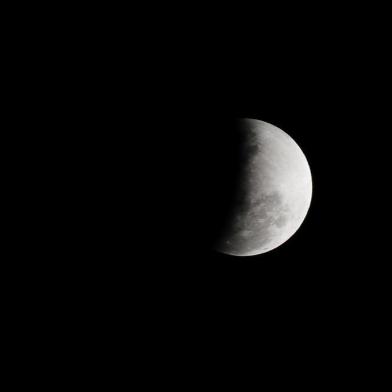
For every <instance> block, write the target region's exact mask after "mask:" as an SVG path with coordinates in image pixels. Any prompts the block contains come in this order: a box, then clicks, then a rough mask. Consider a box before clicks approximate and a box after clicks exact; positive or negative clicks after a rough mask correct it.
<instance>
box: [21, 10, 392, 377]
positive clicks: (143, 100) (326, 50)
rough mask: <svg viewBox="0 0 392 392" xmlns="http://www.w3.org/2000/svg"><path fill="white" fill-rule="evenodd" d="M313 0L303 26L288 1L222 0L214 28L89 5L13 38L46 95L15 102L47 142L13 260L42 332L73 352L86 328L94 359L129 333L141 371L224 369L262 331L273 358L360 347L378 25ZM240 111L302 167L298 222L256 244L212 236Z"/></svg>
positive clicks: (375, 145) (336, 354)
mask: <svg viewBox="0 0 392 392" xmlns="http://www.w3.org/2000/svg"><path fill="white" fill-rule="evenodd" d="M299 11H300V12H301V10H299ZM324 11H325V10H323V11H322V12H321V13H316V14H315V15H314V17H312V18H309V19H307V18H305V19H307V22H309V23H306V24H302V23H301V22H300V21H299V20H298V19H296V18H294V17H293V18H292V17H291V15H290V11H286V12H285V14H286V16H287V19H288V20H291V21H292V22H293V23H292V24H286V23H287V21H286V20H284V19H282V12H278V14H277V15H276V16H275V17H272V16H270V15H269V14H267V13H262V14H260V13H257V14H256V15H255V16H256V18H255V19H254V20H252V18H250V16H251V14H252V12H251V11H249V12H248V11H246V12H245V14H246V16H241V15H235V16H234V17H232V18H230V19H229V18H226V16H225V15H222V14H221V13H218V14H216V15H215V16H214V15H212V17H211V20H210V23H209V26H208V24H205V23H204V19H198V18H197V17H195V18H194V24H192V23H191V22H190V21H189V19H188V18H186V17H181V18H178V19H176V18H174V19H176V22H178V23H173V24H170V23H169V20H168V19H166V18H163V17H161V16H160V15H159V13H158V14H157V13H155V14H156V18H155V20H154V19H152V20H151V19H150V13H149V12H148V13H147V15H148V18H147V19H148V23H147V22H146V23H144V22H143V23H141V24H140V25H138V24H137V23H134V21H133V19H138V17H137V16H136V17H134V18H133V19H132V21H130V20H129V19H128V15H129V14H128V13H126V14H125V18H126V20H125V21H119V19H118V17H119V16H118V13H116V17H115V18H114V19H113V20H112V21H110V20H109V19H110V17H106V18H103V19H102V18H96V19H94V17H93V16H92V14H91V13H90V12H91V10H89V11H88V12H87V14H86V15H84V16H83V15H82V17H81V20H80V21H79V22H77V21H76V22H75V24H74V25H72V27H70V26H69V24H68V21H67V24H66V25H67V28H60V30H61V31H60V33H59V34H52V31H53V27H51V26H49V27H48V28H46V27H44V28H43V33H42V37H38V38H36V37H34V36H29V35H28V36H26V37H23V39H24V42H27V43H29V42H28V41H29V39H30V40H32V42H30V45H27V46H29V47H30V48H31V51H30V52H28V53H26V54H25V56H26V59H24V62H22V65H21V71H20V74H21V79H22V83H23V78H22V76H23V75H26V71H25V68H26V67H23V64H26V63H28V64H30V65H31V66H30V67H28V72H27V73H28V78H27V79H28V82H26V86H25V87H27V90H28V92H27V93H26V94H25V95H23V98H24V99H26V101H27V102H35V103H37V106H38V108H36V107H34V108H33V110H31V112H32V113H24V116H25V117H26V118H27V120H28V121H29V122H30V123H34V124H35V126H36V127H37V129H44V130H46V132H36V133H30V138H31V139H33V140H35V142H37V139H38V143H39V144H40V145H41V148H42V149H43V150H44V151H45V154H40V153H38V152H37V151H36V150H33V155H35V157H34V159H36V158H37V156H38V157H39V158H40V159H39V161H40V167H39V169H36V168H35V167H31V168H30V166H29V165H27V166H28V167H27V168H26V171H27V172H29V170H31V171H32V178H33V184H32V185H31V186H30V185H29V189H27V191H26V194H28V195H30V194H32V193H34V192H35V193H34V194H36V197H37V198H38V199H40V200H39V202H36V201H35V199H33V198H30V199H29V203H31V204H32V205H33V207H34V208H33V209H34V211H35V214H36V217H35V219H30V220H29V222H30V223H29V224H30V226H23V228H24V230H26V231H27V232H28V233H29V234H30V232H31V233H35V234H36V236H32V237H31V238H32V240H31V245H29V246H26V248H27V251H28V253H29V254H34V256H36V258H38V259H39V261H38V262H30V259H31V258H27V262H25V263H23V264H22V263H21V264H18V265H17V268H20V269H21V270H23V271H24V272H25V275H26V280H27V281H30V282H31V285H32V286H33V287H32V289H31V292H33V293H35V292H37V291H38V292H40V293H42V299H38V300H36V299H35V298H33V297H32V298H31V299H29V298H27V299H26V298H25V297H24V298H23V301H25V302H28V301H29V300H30V301H31V305H32V306H31V308H32V309H33V312H35V314H33V316H32V319H37V318H39V317H38V316H37V315H38V310H35V309H37V308H38V307H39V306H42V304H44V306H42V308H43V313H45V314H46V315H47V316H48V318H49V319H50V323H48V324H47V325H48V326H49V327H48V329H53V330H55V331H57V329H56V326H58V325H59V326H61V329H62V330H64V331H66V333H63V332H62V331H61V337H62V339H63V340H64V341H65V344H69V345H70V346H72V344H75V342H77V343H76V344H77V345H78V346H77V348H76V351H75V352H76V353H78V352H79V350H80V347H82V344H79V342H80V341H82V343H83V347H86V348H85V350H86V351H89V352H90V353H93V355H94V354H95V353H97V357H99V354H100V353H102V352H103V351H104V349H105V347H103V345H104V343H103V342H102V340H101V336H104V337H106V338H108V339H107V340H109V341H110V342H109V343H108V347H109V346H110V345H112V344H113V342H114V344H113V345H116V347H121V348H122V347H123V346H124V345H127V344H128V343H129V341H130V343H131V345H132V344H133V342H136V343H135V346H136V345H137V344H139V345H140V346H142V350H140V352H141V353H140V354H139V352H138V354H137V355H138V358H137V362H138V363H139V364H141V367H142V366H143V364H144V363H147V364H149V361H151V357H153V358H154V360H156V362H157V364H158V367H161V368H164V366H163V365H162V364H164V363H166V361H168V358H169V357H170V356H171V355H173V356H176V357H177V359H180V361H179V362H181V360H182V358H186V357H187V356H189V353H191V355H193V353H195V355H194V357H195V358H196V361H197V360H199V358H201V361H202V362H203V363H205V362H209V361H211V363H212V365H211V369H215V364H214V363H213V362H214V360H215V358H218V357H225V356H226V355H227V357H228V358H231V357H232V356H233V353H234V352H235V351H236V349H241V348H245V350H244V351H250V352H251V353H250V356H252V357H256V358H259V357H263V350H264V348H267V347H269V348H272V350H271V351H270V353H271V354H269V356H268V357H267V358H263V359H264V360H265V359H266V360H267V362H270V363H271V362H272V363H273V364H274V363H275V359H276V358H278V359H279V357H281V356H282V353H283V352H284V356H285V358H286V359H287V361H288V362H289V363H290V364H293V363H296V362H297V361H298V359H299V357H300V356H305V357H307V359H308V362H304V363H306V366H304V367H305V368H306V370H305V371H308V369H312V371H314V372H315V371H316V370H317V369H316V368H317V363H316V364H314V363H313V364H312V362H313V358H320V357H324V358H326V357H332V362H333V363H334V364H336V363H337V362H338V363H339V364H340V370H342V369H343V370H346V367H345V366H346V365H345V363H344V362H345V358H347V357H348V356H349V355H350V357H355V356H356V355H357V354H358V357H360V356H361V354H363V352H364V351H365V350H366V349H367V347H370V348H371V346H372V344H373V343H374V340H376V338H377V336H376V335H377V334H375V333H373V334H369V330H370V328H371V327H372V324H374V325H375V328H376V329H377V330H378V329H379V328H380V327H381V326H383V325H384V324H383V321H382V319H383V318H386V316H387V314H388V312H387V311H386V309H387V308H386V307H385V306H384V304H385V298H387V295H386V291H387V289H388V284H386V282H385V280H386V279H387V277H388V275H387V274H386V273H385V271H386V266H387V260H386V257H384V256H383V255H382V254H381V252H380V250H379V245H380V243H382V242H383V239H382V232H383V231H382V229H381V226H380V225H378V224H375V223H374V221H373V219H374V218H378V217H380V216H383V213H384V211H385V208H383V206H384V205H385V204H384V205H383V203H382V201H381V197H380V195H381V194H383V193H384V192H382V191H381V189H382V188H383V185H382V184H384V183H385V178H387V177H386V176H385V177H384V179H383V182H382V181H381V182H380V179H379V178H378V175H380V173H381V171H380V170H379V169H380V167H383V165H382V164H381V162H380V163H379V160H378V159H379V155H382V154H381V153H379V151H380V150H381V148H380V145H381V144H382V143H381V142H382V141H383V140H386V138H385V135H386V134H387V133H388V132H387V131H386V125H385V124H387V123H388V122H384V123H383V124H381V126H380V125H378V124H376V123H377V120H379V119H380V114H382V113H384V112H385V111H386V108H385V106H387V105H386V104H385V102H384V103H383V102H377V99H376V98H377V97H378V96H379V95H378V91H377V88H379V89H380V87H381V89H382V88H383V86H384V85H385V83H384V82H385V79H383V78H382V77H380V76H379V75H380V74H381V70H382V64H384V63H383V61H380V60H381V59H380V58H378V57H377V56H378V53H377V52H378V49H379V47H378V43H380V42H381V41H377V40H371V39H370V37H369V35H367V33H366V29H364V28H363V26H362V25H361V22H360V21H359V25H361V26H359V27H360V28H359V29H358V30H356V29H355V28H356V26H353V25H352V24H350V23H347V21H349V20H350V21H352V20H353V18H352V13H351V10H350V13H349V15H344V14H343V13H342V12H341V11H342V10H339V12H337V13H336V14H335V15H334V17H333V18H332V17H329V15H328V14H325V20H320V18H319V15H320V14H324ZM190 14H192V15H193V11H192V12H191V13H190ZM207 14H208V15H210V14H209V13H207ZM77 15H81V13H77ZM260 15H262V16H260ZM195 16H197V15H195ZM204 16H206V15H204ZM321 19H322V18H321ZM201 20H203V22H201ZM366 20H367V19H366ZM157 21H160V22H161V23H157ZM217 21H219V22H222V21H226V22H227V24H228V26H227V27H228V28H227V29H226V28H225V27H223V26H221V23H217ZM268 21H269V22H270V23H267V22H268ZM80 22H81V23H80ZM87 22H88V23H87ZM188 22H189V23H188ZM49 23H53V24H57V19H56V18H52V19H50V22H49ZM95 24H97V26H95ZM76 25H79V26H76ZM93 25H94V26H93ZM283 26H284V27H285V28H283ZM208 27H209V28H208ZM251 27H253V28H251ZM71 31H72V32H73V34H74V35H72V34H71ZM48 37H49V38H48ZM42 43H44V45H42ZM40 45H42V48H41V49H40ZM379 46H380V47H381V50H380V52H381V53H382V52H383V50H384V49H383V47H382V45H379ZM23 53H25V52H23ZM43 54H44V55H45V56H44V55H43ZM31 76H33V77H31ZM43 81H45V83H46V84H45V83H44V82H43ZM238 117H240V118H244V117H245V118H255V119H259V120H263V121H266V122H269V123H271V124H273V125H275V126H277V127H279V128H281V129H282V130H284V131H285V132H287V133H288V134H289V135H290V136H291V137H292V138H293V139H294V140H295V141H296V142H297V143H298V145H299V146H300V147H301V149H302V150H303V152H304V153H305V155H306V157H307V159H308V162H309V165H310V169H311V172H312V177H313V198H312V202H311V206H310V209H309V212H308V215H307V217H306V219H305V221H304V223H303V224H302V226H301V227H300V228H299V230H298V231H297V232H296V233H295V234H294V236H293V237H292V238H290V239H289V240H288V241H287V242H286V243H284V244H283V245H282V246H280V247H278V248H277V249H274V250H273V251H271V252H268V253H265V254H262V255H259V256H254V257H231V256H227V255H223V254H219V253H217V252H215V251H214V250H213V243H214V239H215V236H216V234H217V233H218V232H219V229H220V228H221V227H222V224H224V220H225V217H226V216H227V209H228V207H229V204H230V199H231V196H232V194H233V190H234V189H235V188H236V186H237V179H238V178H237V175H238V167H239V166H240V165H241V162H240V161H239V160H238V144H237V141H238V140H237V136H236V133H235V129H234V127H233V125H234V121H235V119H236V118H238ZM24 140H25V141H26V140H27V143H26V144H27V145H28V146H27V147H28V148H29V140H30V139H28V138H26V139H24ZM42 173H44V174H42ZM377 173H379V174H378V175H377ZM39 179H41V182H42V183H43V184H45V188H44V187H42V188H41V183H40V182H39ZM380 184H381V185H380ZM42 189H45V191H44V192H42ZM385 193H386V194H387V192H385ZM387 195H388V194H387ZM39 203H41V204H39ZM41 205H43V206H42V208H41V207H40V208H38V207H37V206H41ZM378 206H381V211H380V209H379V207H378ZM43 210H45V211H47V215H48V216H47V217H45V219H44V218H42V213H41V211H43ZM374 220H375V219H374ZM36 222H38V224H37V223H36ZM40 225H42V227H43V230H42V231H40V230H39V227H38V226H40ZM384 232H385V231H384ZM36 237H38V238H36ZM34 251H35V252H34ZM26 264H27V266H26ZM36 276H38V277H39V279H37V278H36ZM31 277H34V279H32V278H31ZM41 281H42V283H41ZM28 287H30V286H28ZM46 304H48V305H47V306H45V305H46ZM68 315H70V316H69V317H68ZM52 326H53V327H52ZM58 330H60V328H58ZM102 331H103V332H102ZM135 331H136V332H135ZM44 333H46V330H45V332H44ZM48 333H49V332H48ZM55 333H56V332H55ZM73 333H74V335H75V336H77V339H73ZM369 335H371V336H370V338H369ZM364 336H365V337H367V338H369V339H364ZM116 339H117V340H116ZM128 339H129V340H128ZM97 342H98V344H97ZM105 343H106V342H105ZM254 347H257V348H256V349H254ZM109 348H110V347H109ZM246 349H248V350H246ZM131 350H132V348H131V349H129V352H130V351H131ZM239 351H240V350H239ZM252 351H253V352H252ZM260 353H261V354H260ZM126 354H127V353H126ZM245 355H247V354H245ZM234 356H235V355H234ZM264 357H265V356H264ZM110 358H111V357H110ZM242 358H243V357H240V360H242ZM236 359H237V360H238V357H237V358H236ZM339 359H340V362H339ZM144 361H145V362H144ZM223 362H224V361H223ZM255 363H256V366H257V364H258V363H259V362H258V360H257V361H255ZM176 366H178V368H177V367H175V369H179V368H180V366H179V365H176ZM184 367H186V364H185V365H184ZM148 368H149V367H148ZM258 370H259V369H257V371H258Z"/></svg>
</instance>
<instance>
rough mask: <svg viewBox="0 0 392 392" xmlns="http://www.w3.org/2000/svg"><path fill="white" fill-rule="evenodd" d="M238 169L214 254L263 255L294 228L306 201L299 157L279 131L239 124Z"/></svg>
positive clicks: (306, 173) (304, 165)
mask: <svg viewBox="0 0 392 392" xmlns="http://www.w3.org/2000/svg"><path fill="white" fill-rule="evenodd" d="M239 132H241V135H242V137H243V139H244V143H243V146H241V155H242V159H241V161H242V163H241V165H242V168H241V175H240V180H239V184H238V193H237V195H236V198H235V202H234V205H233V208H232V212H231V214H230V217H229V220H228V222H227V225H226V227H225V228H224V230H223V233H222V236H221V238H220V240H219V241H218V244H217V250H218V251H220V252H223V253H226V254H230V255H235V256H253V255H257V254H261V253H265V252H268V251H270V250H272V249H275V248H276V247H278V246H280V245H281V244H283V243H284V242H285V241H287V240H288V239H289V238H290V237H291V236H292V235H293V234H294V233H295V232H296V231H297V230H298V228H299V227H300V225H301V224H302V222H303V220H304V219H305V216H306V214H307V212H308V209H309V206H310V201H311V197H312V178H311V173H310V168H309V165H308V162H307V160H306V158H305V155H304V154H303V152H302V151H301V149H300V148H299V147H298V145H297V144H296V143H295V141H294V140H293V139H292V138H291V137H290V136H289V135H288V134H287V133H285V132H283V131H282V130H281V129H279V128H277V127H275V126H274V125H271V124H268V123H266V122H264V121H259V120H253V119H242V120H239Z"/></svg>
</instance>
